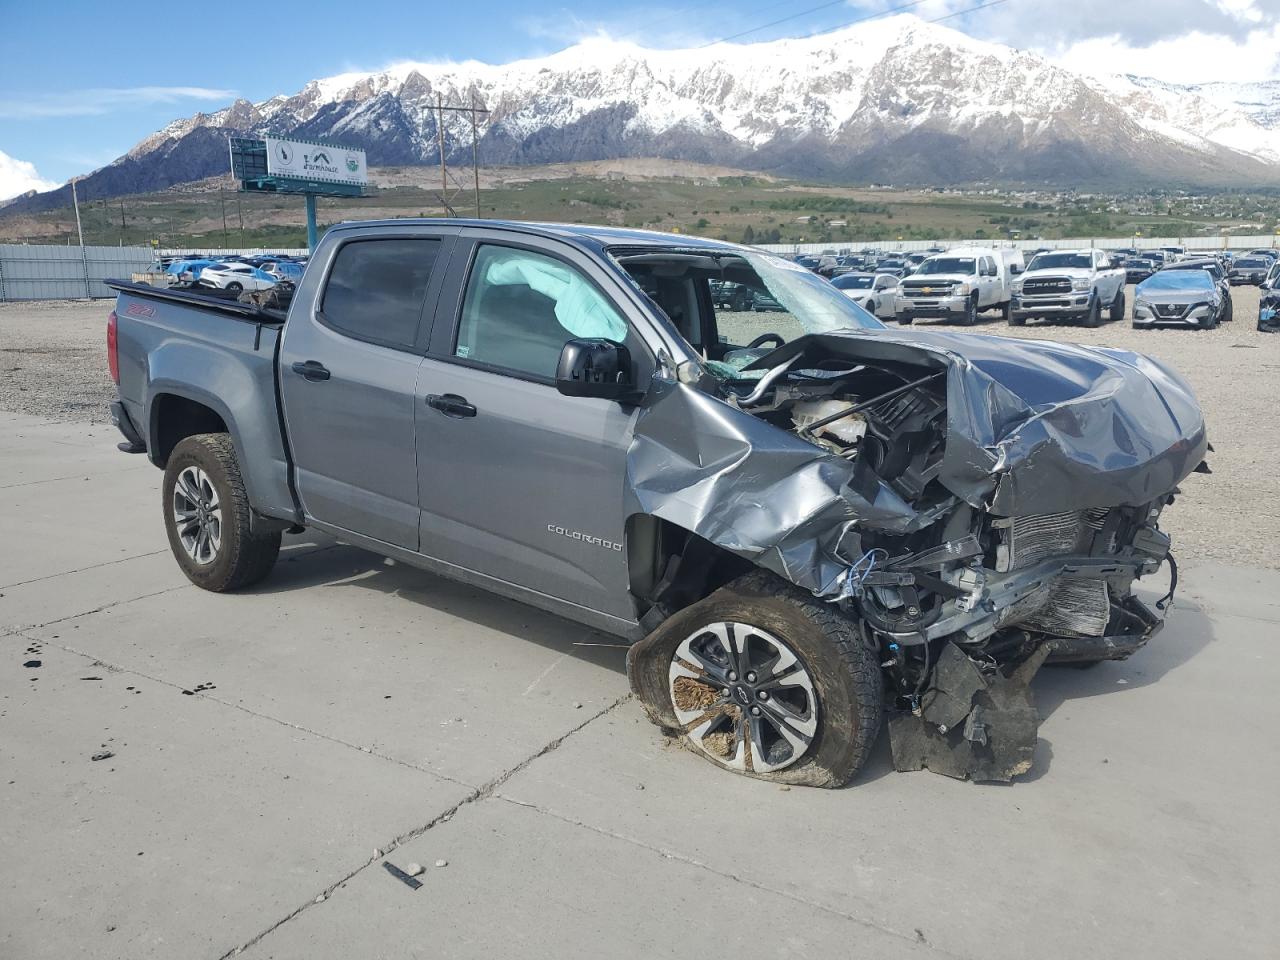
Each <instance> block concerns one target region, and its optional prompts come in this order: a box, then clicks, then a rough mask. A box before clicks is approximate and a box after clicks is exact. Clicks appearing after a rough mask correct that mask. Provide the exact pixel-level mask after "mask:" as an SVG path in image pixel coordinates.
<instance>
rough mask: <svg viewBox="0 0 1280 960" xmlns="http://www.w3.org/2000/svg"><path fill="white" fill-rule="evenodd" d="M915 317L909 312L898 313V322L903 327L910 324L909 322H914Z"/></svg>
mask: <svg viewBox="0 0 1280 960" xmlns="http://www.w3.org/2000/svg"><path fill="white" fill-rule="evenodd" d="M915 319H916V318H915V317H913V316H912V315H911V314H909V313H900V314H898V323H900V324H902V326H904V327H909V326H911V324H913V323H915Z"/></svg>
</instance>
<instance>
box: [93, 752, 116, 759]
mask: <svg viewBox="0 0 1280 960" xmlns="http://www.w3.org/2000/svg"><path fill="white" fill-rule="evenodd" d="M114 756H115V754H114V753H112V752H111V751H110V750H103V751H102V752H101V753H95V754H94V755H93V756H92V757H90V758H89V759H90V760H110V759H111V758H112V757H114Z"/></svg>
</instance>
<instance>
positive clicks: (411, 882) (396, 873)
mask: <svg viewBox="0 0 1280 960" xmlns="http://www.w3.org/2000/svg"><path fill="white" fill-rule="evenodd" d="M382 868H383V869H384V870H386V871H387V873H389V874H391V875H392V876H393V877H395V878H396V879H397V880H399V881H400V882H401V883H403V884H404V885H405V886H406V887H408V888H409V889H410V890H417V889H418V888H419V887H420V886H422V881H421V880H415V879H414V878H413V877H411V876H409V875H408V874H407V873H405V872H404V871H403V870H401V869H400V868H399V867H397V866H396V865H395V864H394V863H388V862H387V861H386V860H383V861H382Z"/></svg>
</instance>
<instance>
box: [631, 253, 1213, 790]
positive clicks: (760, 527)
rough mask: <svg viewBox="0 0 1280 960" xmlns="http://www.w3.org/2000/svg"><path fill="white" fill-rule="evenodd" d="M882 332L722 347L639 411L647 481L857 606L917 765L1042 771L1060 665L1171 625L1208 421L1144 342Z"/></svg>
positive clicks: (741, 550) (896, 740)
mask: <svg viewBox="0 0 1280 960" xmlns="http://www.w3.org/2000/svg"><path fill="white" fill-rule="evenodd" d="M656 262H657V259H656V258H654V257H649V258H647V264H648V265H652V264H654V263H656ZM638 266H639V268H640V269H639V273H640V274H641V275H643V272H644V267H645V264H639V265H638ZM704 269H705V268H704ZM667 271H668V273H671V274H675V273H676V269H675V267H674V266H668V268H667ZM722 275H723V274H722ZM739 275H740V274H739ZM770 290H771V292H772V293H773V295H774V296H776V297H777V299H778V300H779V301H781V302H783V305H784V306H788V304H787V300H786V294H787V291H786V290H779V289H776V287H773V286H771V287H770ZM802 306H803V305H802V304H799V303H796V309H792V313H797V312H799V309H800V308H802ZM864 326H866V327H867V329H859V330H855V329H847V330H838V331H831V332H826V331H820V332H816V333H810V334H808V335H803V336H801V337H800V338H799V339H795V340H792V341H790V342H786V343H784V344H783V345H782V346H780V347H778V348H777V349H772V350H761V349H758V348H756V349H748V348H745V347H739V348H737V353H738V355H737V356H735V355H734V349H733V345H732V344H724V342H723V338H720V337H717V338H715V341H714V342H717V343H719V344H721V345H722V347H723V348H722V349H721V350H720V353H719V357H718V358H716V359H718V360H719V361H720V363H719V369H718V370H717V371H716V373H717V375H716V377H715V378H714V379H712V378H708V377H705V376H703V377H701V378H700V379H699V380H697V381H696V382H693V378H692V377H682V378H681V379H682V380H687V381H690V382H689V383H681V384H679V385H678V386H676V387H675V388H674V389H675V392H676V394H677V395H678V396H673V397H672V398H670V401H669V402H668V401H664V404H660V405H658V406H656V407H655V408H653V409H652V410H650V411H647V412H646V420H642V421H641V423H639V424H638V425H637V432H636V445H635V448H634V449H633V454H632V459H633V471H634V472H635V474H636V477H637V480H638V482H637V489H638V490H640V492H641V494H642V496H644V494H646V493H649V494H651V496H649V497H647V498H646V502H645V503H644V504H643V506H644V507H645V509H647V510H649V511H651V512H652V513H654V515H656V516H659V517H665V518H668V519H670V520H671V521H672V522H674V523H678V524H680V525H681V526H682V527H683V528H684V529H687V530H691V531H694V532H695V533H697V534H698V535H699V536H702V537H705V538H706V539H708V540H710V541H711V542H713V543H716V544H718V545H720V546H722V547H724V548H726V549H729V550H731V551H733V552H735V553H737V554H739V555H740V556H744V557H747V558H749V559H751V560H752V561H753V562H754V563H756V564H757V565H760V566H764V567H767V568H769V569H772V570H774V571H775V572H777V573H779V574H780V575H782V576H784V577H786V578H787V579H789V580H791V581H792V582H794V583H796V584H798V585H800V586H803V587H806V588H807V589H809V590H811V591H812V592H813V593H814V594H815V595H817V596H819V597H821V598H823V599H825V600H827V601H829V602H831V603H834V604H839V605H840V606H841V607H842V609H844V610H845V611H846V612H847V614H848V615H849V617H850V619H851V620H853V621H854V622H856V623H857V624H858V627H859V630H860V631H861V633H862V636H863V639H864V642H865V643H866V644H868V645H869V646H872V647H874V648H875V649H877V650H878V651H879V653H880V657H881V664H882V668H883V671H884V675H885V679H886V687H887V688H888V689H889V690H890V691H891V692H892V696H893V700H894V706H895V707H896V708H897V709H896V713H895V714H894V715H893V717H892V719H891V720H890V724H889V726H890V739H891V746H892V749H893V755H894V762H895V765H896V766H897V767H898V768H899V769H920V768H922V767H928V768H929V769H931V770H934V771H936V772H939V773H944V774H948V775H951V776H959V777H964V776H969V777H973V778H975V779H985V780H1008V779H1010V778H1012V777H1013V776H1015V775H1017V774H1019V773H1023V772H1025V771H1026V770H1027V769H1029V767H1030V764H1031V757H1032V752H1033V750H1034V747H1035V743H1036V728H1037V726H1038V717H1037V715H1036V712H1035V708H1034V705H1033V703H1032V701H1031V695H1030V690H1029V686H1028V685H1029V683H1030V681H1031V679H1032V677H1033V676H1034V674H1035V672H1036V670H1037V669H1038V668H1039V666H1040V665H1041V664H1042V663H1044V662H1046V661H1048V662H1061V663H1079V664H1088V663H1094V662H1098V661H1101V660H1105V659H1123V658H1125V657H1127V656H1129V655H1130V654H1132V653H1133V652H1134V651H1136V650H1138V649H1139V648H1140V647H1141V646H1143V645H1144V644H1145V643H1146V642H1147V640H1148V639H1150V637H1151V636H1152V635H1153V634H1154V633H1155V632H1156V631H1157V630H1158V629H1159V627H1160V626H1161V623H1162V621H1161V620H1160V619H1159V617H1157V616H1156V615H1155V614H1154V613H1153V612H1152V611H1151V610H1149V609H1148V608H1147V606H1146V605H1144V604H1143V603H1142V602H1141V601H1140V600H1139V599H1138V598H1136V597H1135V596H1134V595H1133V590H1132V587H1133V583H1134V581H1135V580H1136V579H1137V578H1139V577H1142V576H1144V575H1148V574H1152V573H1154V572H1155V571H1157V570H1158V569H1159V568H1160V567H1161V566H1162V564H1164V563H1165V562H1166V561H1168V563H1169V565H1170V573H1171V585H1170V589H1169V591H1168V593H1169V597H1171V596H1172V593H1173V589H1174V588H1175V587H1176V582H1177V571H1176V566H1175V565H1174V563H1173V559H1172V557H1171V555H1170V539H1169V537H1168V535H1166V534H1165V533H1164V532H1162V531H1161V529H1160V526H1159V521H1160V517H1161V513H1162V511H1163V510H1164V509H1165V508H1166V507H1167V506H1168V505H1169V504H1171V503H1172V502H1173V499H1174V495H1175V494H1176V493H1177V492H1178V490H1177V484H1178V483H1179V482H1180V481H1181V480H1183V479H1184V478H1185V477H1186V476H1187V475H1188V474H1189V473H1190V472H1192V471H1194V470H1201V471H1207V466H1205V464H1204V461H1203V457H1204V455H1205V453H1206V451H1207V450H1208V449H1211V448H1209V447H1208V443H1207V440H1206V438H1205V431H1204V424H1203V419H1202V417H1201V415H1200V411H1199V407H1198V405H1197V404H1196V402H1195V399H1194V396H1193V395H1192V394H1191V391H1190V389H1189V388H1188V387H1187V386H1186V384H1185V382H1184V381H1182V380H1181V378H1180V377H1178V376H1177V374H1175V373H1173V372H1172V371H1169V370H1168V369H1166V368H1163V367H1161V366H1160V365H1159V364H1157V363H1156V362H1154V361H1151V360H1149V359H1148V358H1145V357H1140V356H1138V355H1135V354H1126V353H1122V352H1119V351H1106V350H1097V349H1089V348H1085V347H1075V346H1069V345H1065V344H1051V343H1044V342H1035V341H1024V340H1013V339H1006V338H1000V337H981V336H973V335H964V334H951V333H946V332H940V331H927V332H926V331H911V332H902V331H897V330H889V329H885V328H880V329H874V328H871V326H870V325H864ZM876 326H877V327H879V325H878V324H876ZM777 339H778V340H782V339H783V338H782V337H778V338H777ZM742 354H748V355H747V356H745V357H744V356H742ZM704 355H705V356H707V359H708V361H711V360H712V357H711V355H710V352H709V351H704ZM725 361H729V362H725ZM711 397H716V398H717V399H719V400H721V401H723V402H722V403H719V404H716V406H717V407H719V409H720V410H723V409H724V406H725V405H726V404H727V405H728V406H729V407H731V408H733V410H736V411H738V412H739V413H740V414H742V415H743V416H742V417H741V418H740V419H739V418H731V419H726V418H725V417H724V416H723V414H720V413H719V412H718V411H715V410H712V409H711V408H710V406H709V401H710V399H711ZM664 406H665V407H666V410H667V414H666V415H664V414H662V413H660V412H659V411H662V410H663V407H664ZM666 416H675V417H680V418H683V419H684V420H685V425H684V431H683V432H685V433H686V434H687V432H688V430H689V429H690V428H689V426H688V422H689V420H692V421H693V422H694V423H695V424H696V425H697V427H698V428H699V430H698V435H699V436H700V437H701V441H700V442H699V448H698V449H697V450H696V451H689V450H687V449H682V448H681V447H680V445H678V444H671V445H668V444H667V443H666V442H665V440H666V438H668V437H671V436H673V429H674V428H673V426H672V425H670V424H664V422H663V421H664V420H665V419H666ZM753 421H754V425H753ZM769 427H772V428H775V429H773V430H769V429H768V428H769ZM780 432H784V433H785V434H786V435H787V437H789V438H790V439H788V440H785V441H784V440H783V439H781V438H780V437H779V433H780ZM1169 597H1166V598H1165V599H1166V600H1167V599H1169ZM1157 606H1160V607H1163V606H1164V602H1161V603H1159V604H1157Z"/></svg>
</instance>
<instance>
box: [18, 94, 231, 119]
mask: <svg viewBox="0 0 1280 960" xmlns="http://www.w3.org/2000/svg"><path fill="white" fill-rule="evenodd" d="M235 96H236V92H235V91H234V90H219V89H216V88H212V87H94V88H91V89H88V90H70V91H66V92H64V93H33V94H31V95H30V96H24V97H10V98H8V99H4V100H0V117H5V118H9V119H21V118H31V117H88V116H100V115H102V114H106V113H115V112H117V111H120V110H126V109H130V108H134V107H150V106H155V105H157V104H173V103H181V102H183V101H184V100H210V101H215V102H217V103H226V102H227V101H229V100H233V99H235Z"/></svg>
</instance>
